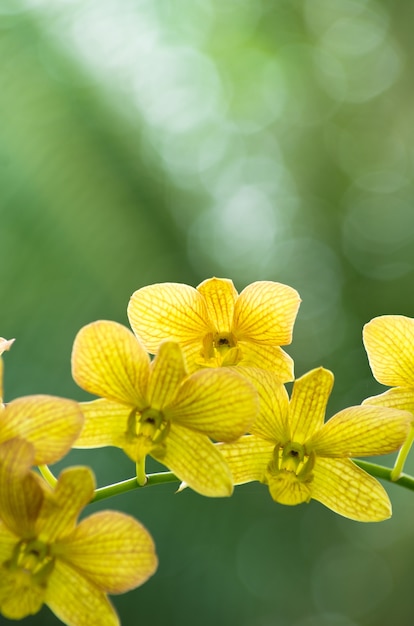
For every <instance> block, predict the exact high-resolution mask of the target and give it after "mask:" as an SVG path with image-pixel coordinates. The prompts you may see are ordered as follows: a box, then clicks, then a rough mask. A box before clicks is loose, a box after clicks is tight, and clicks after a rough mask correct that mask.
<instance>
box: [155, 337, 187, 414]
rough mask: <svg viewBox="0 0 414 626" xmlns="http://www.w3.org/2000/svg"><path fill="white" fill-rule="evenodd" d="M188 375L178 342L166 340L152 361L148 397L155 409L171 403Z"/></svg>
mask: <svg viewBox="0 0 414 626" xmlns="http://www.w3.org/2000/svg"><path fill="white" fill-rule="evenodd" d="M185 376H186V370H185V364H184V357H183V354H182V352H181V349H180V346H179V345H178V343H175V342H173V341H165V342H164V343H162V344H161V345H160V348H159V350H158V353H157V356H156V357H155V359H154V360H153V362H152V363H151V373H150V377H149V382H148V392H147V399H148V402H149V404H150V405H151V407H152V408H153V409H157V410H160V409H162V408H163V407H164V406H166V405H167V404H168V403H170V402H171V401H172V400H173V398H174V396H175V394H176V393H177V389H178V387H179V385H180V383H181V382H182V380H183V379H184V378H185Z"/></svg>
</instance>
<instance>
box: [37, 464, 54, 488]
mask: <svg viewBox="0 0 414 626" xmlns="http://www.w3.org/2000/svg"><path fill="white" fill-rule="evenodd" d="M38 468H39V472H40V473H41V474H42V476H43V478H44V479H45V481H46V482H47V483H48V484H49V485H50V486H51V487H55V485H56V483H57V478H56V476H55V475H54V474H53V473H52V472H51V471H50V469H49V468H48V466H47V465H39V466H38Z"/></svg>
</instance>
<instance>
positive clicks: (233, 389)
mask: <svg viewBox="0 0 414 626" xmlns="http://www.w3.org/2000/svg"><path fill="white" fill-rule="evenodd" d="M257 411H258V399H257V393H256V390H255V388H254V387H253V385H252V384H251V383H250V382H249V381H248V380H246V379H245V378H244V377H243V376H241V375H240V374H238V373H237V370H236V369H229V368H217V369H205V370H200V371H198V372H195V373H194V374H192V375H191V376H190V377H189V378H187V379H186V380H185V381H184V382H183V384H182V385H181V387H180V389H179V391H178V393H177V395H176V397H175V399H174V402H173V404H172V405H170V406H169V407H167V408H166V409H165V411H164V414H165V416H166V418H167V419H170V420H171V421H172V422H174V423H177V424H180V425H181V426H185V427H187V428H190V429H192V430H196V431H200V432H202V433H204V434H206V435H208V436H209V437H212V438H213V439H216V440H218V441H232V440H234V439H236V438H237V437H240V436H241V435H244V434H245V433H246V432H247V430H248V429H249V427H250V424H251V423H252V422H253V420H254V419H255V417H256V415H257Z"/></svg>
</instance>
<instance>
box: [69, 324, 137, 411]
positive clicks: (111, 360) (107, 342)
mask: <svg viewBox="0 0 414 626" xmlns="http://www.w3.org/2000/svg"><path fill="white" fill-rule="evenodd" d="M148 371H149V358H148V355H147V354H146V352H145V350H144V348H143V347H142V346H141V344H140V343H139V342H138V341H137V339H136V338H135V337H134V335H133V334H132V333H131V331H130V330H128V329H127V328H125V326H122V325H121V324H118V323H116V322H110V321H97V322H92V323H91V324H88V325H87V326H84V327H83V328H81V330H80V331H79V333H78V334H77V336H76V338H75V342H74V345H73V351H72V374H73V378H74V379H75V381H76V382H77V383H78V385H79V386H80V387H82V389H85V391H89V392H90V393H93V394H95V395H97V396H102V397H103V398H107V399H108V400H118V401H119V402H124V403H125V404H131V405H133V406H137V407H140V406H143V405H144V404H145V399H144V396H145V391H146V385H147V379H148Z"/></svg>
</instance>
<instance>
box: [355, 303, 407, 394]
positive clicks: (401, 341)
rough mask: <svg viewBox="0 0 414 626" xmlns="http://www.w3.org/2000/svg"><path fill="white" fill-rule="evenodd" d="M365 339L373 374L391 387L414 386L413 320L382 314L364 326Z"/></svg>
mask: <svg viewBox="0 0 414 626" xmlns="http://www.w3.org/2000/svg"><path fill="white" fill-rule="evenodd" d="M363 340H364V345H365V349H366V351H367V353H368V359H369V364H370V366H371V369H372V373H373V374H374V376H375V378H376V379H377V380H378V382H380V383H382V384H383V385H389V386H390V387H394V386H402V387H414V319H412V318H410V317H405V316H403V315H382V316H380V317H376V318H374V319H373V320H371V321H370V322H369V323H368V324H366V325H365V326H364V330H363Z"/></svg>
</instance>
